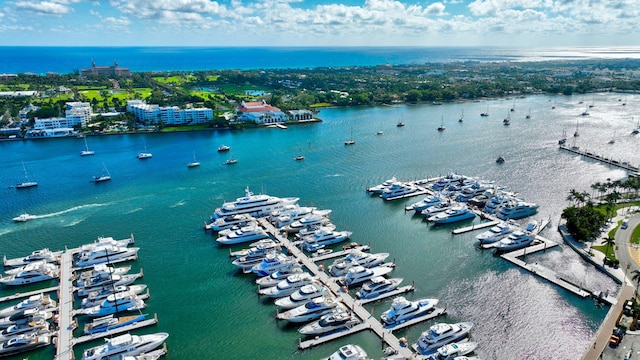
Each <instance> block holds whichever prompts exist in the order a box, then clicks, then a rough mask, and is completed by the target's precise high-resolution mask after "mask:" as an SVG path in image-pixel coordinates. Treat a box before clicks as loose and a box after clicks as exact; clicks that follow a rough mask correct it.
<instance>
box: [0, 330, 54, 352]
mask: <svg viewBox="0 0 640 360" xmlns="http://www.w3.org/2000/svg"><path fill="white" fill-rule="evenodd" d="M50 343H51V333H46V334H41V335H38V334H37V333H29V334H22V335H18V336H16V337H13V338H11V339H9V340H7V341H5V342H3V343H1V344H0V357H3V356H9V355H13V354H19V353H22V352H26V351H31V350H34V349H37V348H41V347H45V346H47V345H49V344H50Z"/></svg>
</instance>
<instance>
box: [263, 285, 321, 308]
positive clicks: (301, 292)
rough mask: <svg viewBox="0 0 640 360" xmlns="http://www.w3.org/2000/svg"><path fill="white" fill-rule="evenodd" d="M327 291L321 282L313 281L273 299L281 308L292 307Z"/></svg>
mask: <svg viewBox="0 0 640 360" xmlns="http://www.w3.org/2000/svg"><path fill="white" fill-rule="evenodd" d="M328 292H329V291H328V290H327V288H325V287H324V286H323V285H322V284H320V283H318V282H313V283H311V284H309V285H305V286H303V287H301V288H300V289H298V290H296V291H295V292H293V293H292V294H291V295H289V296H286V297H282V298H280V299H277V300H276V301H275V304H276V306H278V307H279V308H281V309H293V308H295V307H298V306H300V305H304V304H306V303H307V302H308V301H310V300H311V299H314V298H317V297H320V296H322V295H324V294H327V293H328Z"/></svg>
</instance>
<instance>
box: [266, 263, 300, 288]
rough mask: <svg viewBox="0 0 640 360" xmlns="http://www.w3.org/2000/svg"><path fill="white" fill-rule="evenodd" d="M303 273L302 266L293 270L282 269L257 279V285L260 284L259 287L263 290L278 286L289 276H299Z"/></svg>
mask: <svg viewBox="0 0 640 360" xmlns="http://www.w3.org/2000/svg"><path fill="white" fill-rule="evenodd" d="M301 272H302V267H301V266H300V265H297V266H293V267H291V268H286V269H282V270H279V271H276V272H274V273H273V274H270V275H266V276H263V277H261V278H258V279H256V284H258V286H259V287H261V288H265V287H271V286H276V285H278V283H279V282H280V281H282V280H284V279H286V278H287V276H289V275H293V274H298V273H301Z"/></svg>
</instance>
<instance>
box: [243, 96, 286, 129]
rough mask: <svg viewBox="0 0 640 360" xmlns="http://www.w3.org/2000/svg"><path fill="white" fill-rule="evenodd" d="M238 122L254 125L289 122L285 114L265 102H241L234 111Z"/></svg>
mask: <svg viewBox="0 0 640 360" xmlns="http://www.w3.org/2000/svg"><path fill="white" fill-rule="evenodd" d="M236 114H237V116H238V120H239V121H243V122H254V123H256V124H273V123H280V122H285V121H287V120H289V117H288V116H287V114H285V113H284V112H283V111H282V110H280V109H278V108H277V107H275V106H271V105H269V104H267V102H266V101H264V100H262V101H246V102H245V101H243V102H242V104H241V105H240V106H238V108H237V109H236Z"/></svg>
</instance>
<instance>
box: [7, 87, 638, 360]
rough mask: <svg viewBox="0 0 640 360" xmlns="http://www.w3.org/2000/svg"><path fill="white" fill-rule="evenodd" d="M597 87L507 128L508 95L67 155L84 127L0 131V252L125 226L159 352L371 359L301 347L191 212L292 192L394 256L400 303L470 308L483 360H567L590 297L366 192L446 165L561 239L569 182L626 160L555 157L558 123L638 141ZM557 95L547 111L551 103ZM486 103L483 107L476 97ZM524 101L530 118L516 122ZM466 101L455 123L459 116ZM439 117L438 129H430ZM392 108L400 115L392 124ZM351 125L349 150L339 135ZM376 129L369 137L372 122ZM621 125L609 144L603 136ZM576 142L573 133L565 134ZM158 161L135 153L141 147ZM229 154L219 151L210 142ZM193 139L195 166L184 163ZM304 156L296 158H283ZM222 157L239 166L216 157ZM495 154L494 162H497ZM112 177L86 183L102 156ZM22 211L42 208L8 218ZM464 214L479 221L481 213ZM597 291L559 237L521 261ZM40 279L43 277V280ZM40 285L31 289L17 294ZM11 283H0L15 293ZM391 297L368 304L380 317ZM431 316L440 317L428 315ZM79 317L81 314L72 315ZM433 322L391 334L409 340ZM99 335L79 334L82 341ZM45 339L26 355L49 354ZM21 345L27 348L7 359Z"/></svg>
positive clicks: (79, 240) (619, 145)
mask: <svg viewBox="0 0 640 360" xmlns="http://www.w3.org/2000/svg"><path fill="white" fill-rule="evenodd" d="M618 98H619V96H617V95H615V94H596V95H594V96H593V98H592V99H587V100H589V101H593V102H594V103H595V107H594V108H593V109H591V110H590V112H591V116H589V117H587V118H583V117H580V116H579V114H580V113H581V112H582V111H583V110H584V108H583V106H584V105H582V104H578V102H579V101H581V100H583V99H582V98H579V97H547V96H535V97H529V98H526V99H517V100H516V111H515V112H513V113H511V126H509V127H505V126H503V125H502V119H503V118H504V117H505V116H506V113H507V111H508V109H509V108H510V107H511V106H513V100H512V99H509V100H491V101H487V102H476V103H461V104H445V105H442V106H432V105H415V106H399V107H376V108H370V107H362V108H345V109H324V110H322V112H321V113H320V117H321V118H322V119H323V122H322V123H316V124H306V125H299V126H289V128H288V129H287V130H280V129H277V128H261V129H249V130H244V131H213V132H194V133H172V134H145V135H127V136H117V135H114V136H100V137H89V138H87V141H88V144H89V147H90V148H91V149H93V150H95V152H96V155H95V156H91V157H80V156H79V152H80V151H81V150H82V149H83V148H84V141H83V140H81V139H75V138H69V139H52V140H37V141H8V142H0V151H1V152H2V154H3V155H4V162H3V167H2V170H0V185H1V187H0V199H1V200H0V215H2V216H1V219H0V253H1V254H6V255H7V257H9V258H12V257H17V256H22V255H26V254H27V253H29V252H31V251H32V250H35V249H39V248H43V247H49V248H52V249H63V248H64V247H65V246H67V247H75V246H78V245H80V244H83V243H88V242H91V241H93V240H94V239H96V238H97V237H98V236H113V237H114V238H125V237H128V236H129V234H131V233H133V234H134V235H135V238H136V246H139V247H141V250H140V253H139V255H140V259H139V260H138V261H137V262H136V263H135V264H134V269H133V271H135V270H137V268H143V269H144V274H145V277H144V278H143V281H142V283H145V284H147V285H148V286H149V289H150V293H151V298H150V299H149V300H148V302H147V303H148V312H149V313H158V318H159V324H158V325H157V326H156V327H153V328H148V329H141V330H139V331H137V332H139V333H148V332H158V331H166V332H169V333H170V337H169V339H168V341H167V344H168V348H169V355H168V356H167V358H168V359H215V358H225V359H247V358H257V357H261V358H265V359H318V358H320V357H322V356H327V355H328V354H330V353H331V352H333V351H335V349H337V348H338V347H339V346H340V345H342V344H345V343H349V342H352V343H359V344H360V345H362V346H363V347H364V348H365V350H367V351H368V352H369V355H371V356H372V357H374V358H379V357H381V356H382V351H381V346H380V342H379V340H378V339H377V338H376V337H375V336H374V335H372V334H370V333H367V332H363V333H360V334H356V335H353V336H350V337H348V338H345V339H341V340H337V341H334V342H330V343H328V344H326V345H322V346H319V347H317V348H314V349H311V350H308V351H303V352H300V351H298V350H297V342H298V339H299V336H298V333H297V328H296V327H293V326H287V325H285V324H283V323H281V322H278V321H276V319H275V316H274V315H275V311H276V308H275V306H274V305H273V304H272V303H271V302H269V301H267V300H265V299H261V298H259V297H258V296H257V294H256V286H255V284H254V283H253V280H254V278H253V276H250V275H243V274H241V273H238V272H237V271H236V270H235V268H234V267H233V265H231V263H230V260H229V257H228V250H227V248H219V247H218V246H216V244H215V242H214V239H213V238H212V236H211V234H207V233H205V232H204V231H203V230H202V224H203V221H204V220H205V219H207V218H208V216H210V215H211V213H212V212H213V210H214V209H215V208H216V207H218V206H220V205H221V204H222V202H223V201H231V200H234V199H235V198H237V197H240V196H243V195H244V188H245V187H246V186H250V188H251V189H252V190H253V191H254V192H256V193H258V192H265V193H268V194H271V195H276V196H282V197H284V196H295V197H299V198H300V199H301V200H300V204H302V205H313V206H317V207H319V208H328V209H333V212H332V214H331V217H332V220H333V222H334V223H335V224H336V225H337V227H338V229H345V230H350V231H353V233H354V234H353V236H352V240H353V241H358V242H361V243H370V244H371V247H372V251H374V252H389V253H391V257H393V258H395V260H396V263H397V267H396V269H395V270H394V271H393V272H392V273H391V275H392V276H394V277H403V278H404V279H405V283H410V282H415V286H416V288H417V290H416V291H415V292H414V293H411V294H408V295H407V298H409V299H417V298H421V297H437V298H439V299H440V302H441V304H445V305H446V306H447V309H448V313H449V314H448V316H447V317H446V318H445V319H444V320H447V321H473V322H475V323H476V327H475V329H474V330H473V331H472V335H473V337H474V338H475V340H476V341H478V342H479V350H478V353H479V355H480V356H481V357H482V358H485V359H511V358H553V359H575V358H577V357H579V355H577V354H581V353H582V352H583V350H584V349H585V348H586V346H588V343H589V340H590V338H591V336H592V335H593V333H594V332H595V331H596V330H597V327H598V325H599V323H600V321H601V320H602V319H603V317H604V316H605V314H606V311H607V308H597V307H596V306H594V304H593V302H592V301H590V300H582V299H579V298H577V297H575V296H574V295H571V294H569V293H567V292H565V291H563V290H560V289H558V288H557V287H555V286H553V285H551V284H548V283H546V282H543V281H540V280H539V279H537V278H535V277H533V276H531V275H530V274H527V273H523V272H522V271H521V270H519V269H518V268H515V267H514V266H512V265H510V264H509V263H507V262H505V261H504V260H502V259H500V258H497V257H495V256H493V255H492V253H490V252H487V251H485V252H482V251H480V250H477V249H476V248H475V247H474V246H473V245H474V241H473V237H474V235H475V233H468V234H464V235H458V236H453V235H451V232H450V230H451V228H452V227H451V226H442V227H438V228H434V227H432V226H430V225H428V224H427V223H426V222H422V221H421V219H419V218H416V217H412V216H411V214H409V213H404V211H403V208H404V206H405V205H407V204H409V203H412V202H415V201H417V200H419V198H413V199H407V200H401V201H397V202H383V201H382V200H381V199H378V198H372V197H370V196H369V195H367V193H366V192H365V188H366V187H367V186H372V185H376V184H378V183H380V182H382V181H384V180H386V179H388V178H391V177H392V176H396V177H397V178H399V179H407V180H408V179H418V178H426V177H434V176H438V175H441V174H445V173H446V172H447V171H449V170H453V171H456V172H458V173H463V174H466V175H469V176H477V177H480V178H482V179H486V180H494V181H496V182H497V183H499V184H502V185H504V186H507V187H508V188H509V189H511V190H513V191H517V192H519V193H520V194H521V196H522V197H524V198H525V199H527V200H529V201H533V202H537V203H538V204H540V205H541V208H540V213H539V214H538V215H536V216H535V218H536V219H538V220H541V219H543V218H547V217H550V218H551V221H552V226H550V227H549V228H548V229H547V230H546V231H545V233H544V234H545V235H546V236H547V237H549V238H551V239H553V240H559V236H558V235H557V233H556V231H555V230H554V227H555V226H556V225H557V223H558V220H559V216H560V212H561V210H562V208H563V207H565V206H567V205H568V203H567V201H566V200H565V199H566V197H567V194H568V191H569V189H571V188H576V189H578V190H581V191H582V190H583V191H589V190H590V188H589V185H590V184H592V183H594V182H596V181H605V180H606V179H607V178H611V179H617V178H622V177H623V176H625V173H624V171H621V170H617V169H612V168H609V167H607V166H604V165H601V164H599V163H596V162H593V161H590V160H584V159H581V158H580V157H577V156H574V155H570V154H567V153H565V152H561V151H560V150H558V149H557V140H558V138H559V137H560V135H561V133H562V130H563V129H565V130H567V132H569V134H571V133H572V132H573V130H574V128H575V126H576V121H577V120H579V121H580V125H579V126H580V134H581V136H580V137H579V140H578V142H579V143H578V144H579V145H580V146H581V147H583V148H588V149H591V150H593V151H594V152H598V153H602V154H603V155H607V156H609V157H614V158H620V159H624V160H628V161H630V162H631V163H633V164H638V163H640V151H638V150H639V149H638V146H639V145H638V142H639V141H640V139H639V138H637V137H633V136H631V135H629V134H630V132H631V130H632V129H633V128H634V127H635V126H636V124H635V123H634V121H633V120H632V119H631V116H632V110H633V104H634V103H637V102H638V101H640V97H638V96H625V98H626V102H627V104H629V105H627V106H622V105H621V103H620V102H619V101H618ZM554 103H555V104H556V106H557V108H556V109H555V110H551V105H552V104H554ZM487 106H488V109H489V112H490V114H491V116H490V117H489V118H481V117H480V116H479V114H480V113H481V112H484V111H486V110H487ZM529 108H531V115H532V119H528V120H525V114H526V113H527V112H528V109H529ZM463 109H464V114H465V121H464V122H463V123H458V122H457V119H458V117H459V115H460V113H461V111H462V110H463ZM443 115H444V124H445V126H446V127H447V130H446V131H444V132H438V131H436V128H437V127H438V125H440V121H441V120H440V119H441V117H442V116H443ZM401 116H402V118H403V120H404V122H405V123H406V126H405V127H402V128H398V127H396V126H395V124H396V122H397V121H398V120H399V119H400V117H401ZM351 129H353V138H354V139H355V140H356V144H355V145H354V146H348V147H347V146H344V145H343V141H344V140H345V139H347V138H349V137H350V133H351ZM379 129H380V130H383V131H384V134H383V135H375V134H376V131H377V130H379ZM614 135H615V136H616V140H617V141H616V142H615V144H608V141H609V140H610V139H611V138H612V137H613V136H614ZM572 140H573V139H570V140H569V142H571V141H572ZM145 143H146V145H147V148H148V150H149V151H150V152H152V153H153V158H152V159H150V160H146V161H141V160H138V159H136V158H135V156H136V154H137V153H138V152H139V151H141V150H143V148H144V144H145ZM223 143H224V144H227V145H230V146H231V147H232V152H230V153H225V154H221V153H218V152H217V151H216V149H217V147H218V146H219V145H220V144H223ZM194 151H195V154H196V157H197V159H198V161H200V162H202V165H201V167H199V168H196V169H187V167H186V164H187V162H189V161H191V160H192V159H193V152H194ZM297 155H304V156H305V160H304V161H294V160H293V158H294V157H295V156H297ZM231 156H235V157H236V158H237V159H238V164H236V165H234V166H226V165H222V163H223V161H224V160H225V159H227V158H229V157H231ZM498 156H503V157H504V158H505V159H506V162H505V163H504V164H501V165H499V164H496V163H495V159H496V157H498ZM22 161H24V163H25V165H26V167H27V169H28V171H29V174H30V175H31V176H32V177H33V178H34V179H35V180H37V181H38V182H39V186H38V187H37V188H34V189H30V190H23V191H18V190H16V189H14V188H8V186H9V185H13V184H15V182H16V181H18V180H21V179H22V178H23V169H22V163H21V162H22ZM103 163H104V165H105V166H106V167H107V168H108V170H109V172H110V173H111V176H112V178H113V180H112V181H111V182H108V183H102V184H93V183H90V182H89V180H90V179H91V177H92V176H94V175H100V174H101V173H102V168H103V166H102V164H103ZM23 212H28V213H30V214H34V215H38V216H39V218H38V219H36V220H33V221H30V222H28V223H24V224H17V223H13V222H12V221H11V218H12V217H14V216H17V215H18V214H20V213H23ZM476 221H477V220H476ZM530 259H531V260H530V261H532V260H533V261H537V262H539V263H541V264H544V265H545V266H549V267H551V268H553V269H554V270H556V271H557V272H559V273H560V274H561V275H562V276H565V277H567V278H569V279H571V280H572V281H574V282H577V283H581V284H583V285H584V286H585V287H587V288H589V289H592V290H610V291H617V287H616V285H615V284H614V283H613V282H612V281H610V280H609V279H608V278H606V277H605V276H603V275H602V274H600V273H598V272H597V271H595V270H593V269H592V268H591V267H589V266H586V265H585V264H584V263H583V262H582V260H580V259H579V258H578V256H577V255H575V254H574V253H572V252H571V251H570V249H564V248H556V249H554V250H551V251H548V252H546V253H544V254H540V255H535V256H532V257H530ZM47 285H49V284H43V285H42V286H43V287H44V286H47ZM33 288H37V286H34V287H31V288H29V289H33ZM13 292H15V289H8V290H5V291H4V292H3V294H1V295H6V294H7V293H13ZM389 305H390V300H387V301H382V302H380V303H376V304H373V305H371V309H372V310H373V312H374V314H375V315H376V316H379V315H380V314H381V313H382V312H383V311H384V310H386V309H387V308H388V307H389ZM440 320H442V319H440ZM81 322H82V320H81ZM431 323H432V322H427V323H424V324H420V325H416V326H413V327H410V328H409V329H407V330H402V331H399V332H398V335H399V336H406V337H407V338H408V339H409V341H410V342H414V341H415V340H416V339H417V337H418V336H419V334H420V332H421V331H424V330H426V329H427V328H428V326H429V325H430V324H431ZM97 343H99V342H96V343H92V344H87V345H83V346H78V347H77V348H76V352H77V354H76V355H77V358H80V353H81V351H82V350H83V349H84V348H86V347H88V346H95V345H96V344H97ZM53 353H54V351H53V348H52V347H50V348H48V349H45V350H43V351H40V352H36V353H33V354H32V355H31V354H30V355H29V358H30V359H50V358H52V356H53ZM17 358H22V357H16V359H17Z"/></svg>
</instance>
